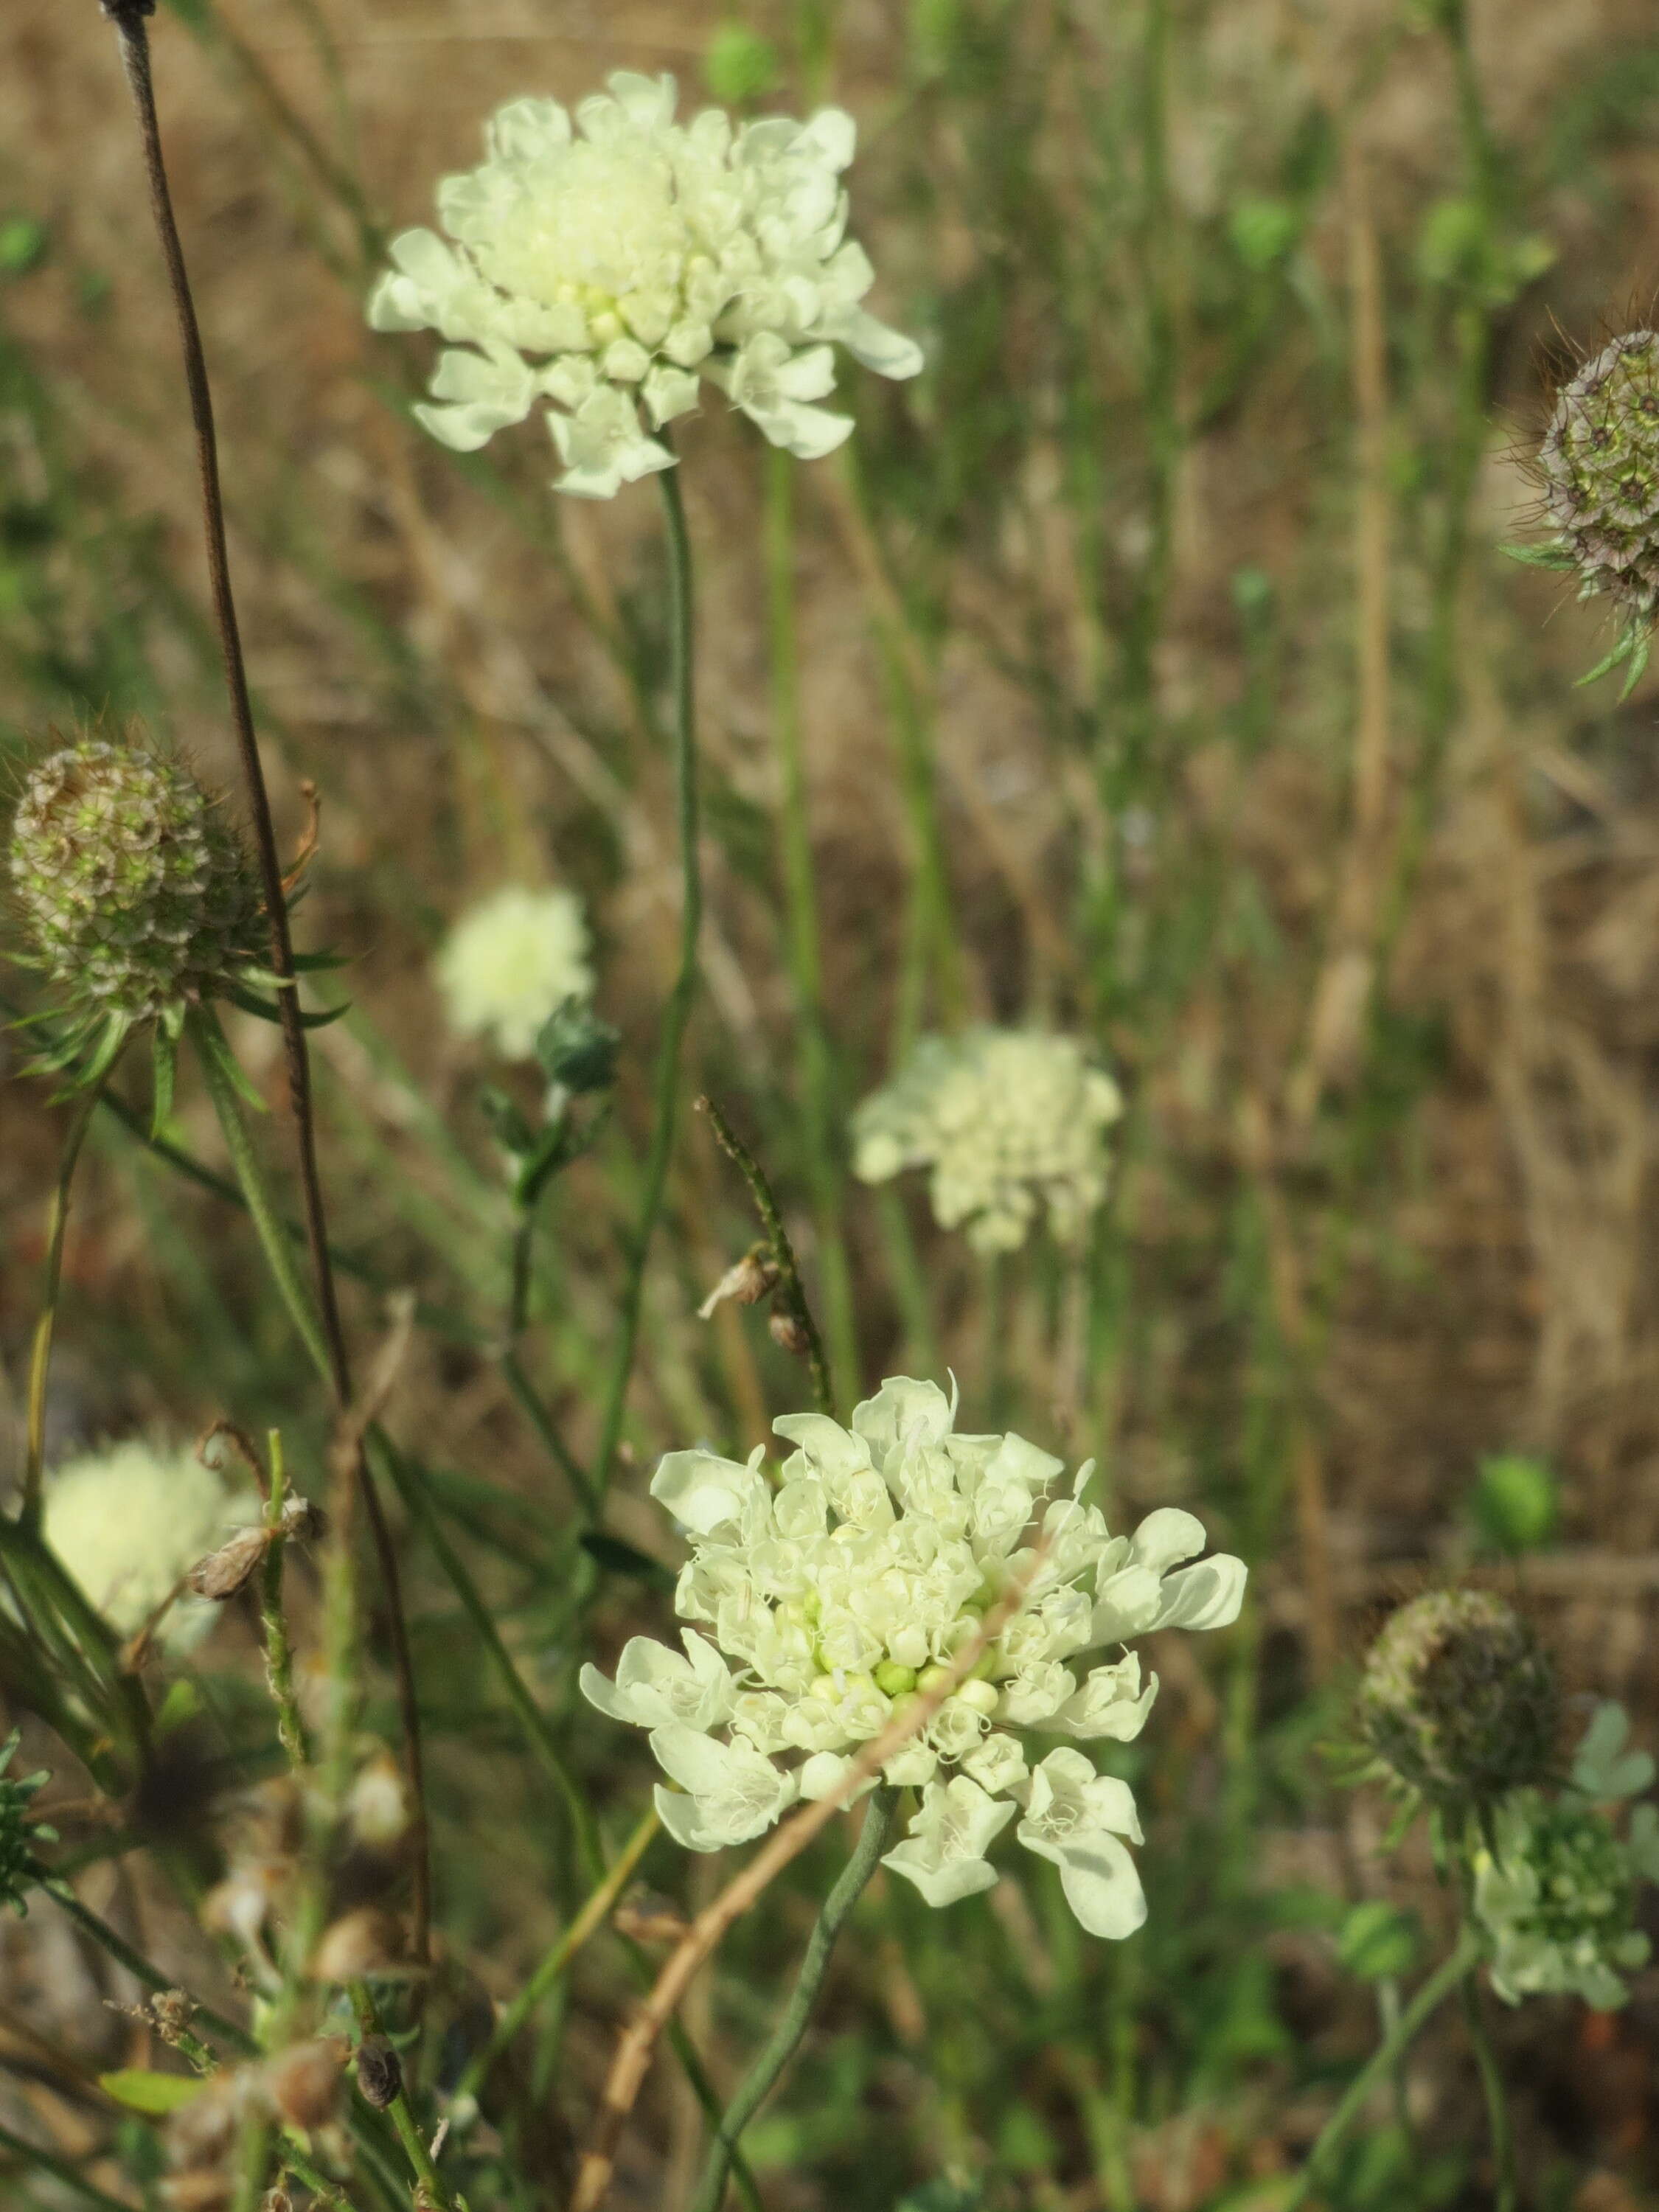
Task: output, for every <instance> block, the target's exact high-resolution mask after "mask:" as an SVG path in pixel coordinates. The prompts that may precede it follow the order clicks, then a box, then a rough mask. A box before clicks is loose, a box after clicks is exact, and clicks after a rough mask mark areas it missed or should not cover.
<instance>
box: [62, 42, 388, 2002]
mask: <svg viewBox="0 0 1659 2212" xmlns="http://www.w3.org/2000/svg"><path fill="white" fill-rule="evenodd" d="M103 4H104V12H105V14H106V15H107V16H108V17H109V20H110V21H111V22H112V24H113V25H114V27H115V34H116V39H117V42H118V45H119V46H120V50H121V64H122V67H123V69H124V70H125V72H126V79H127V85H128V88H129V89H130V90H131V94H132V105H133V112H134V114H135V115H136V116H137V122H138V136H139V139H140V143H141V144H142V146H143V157H144V173H145V177H146V179H147V181H148V184H149V200H150V212H151V214H152V216H154V219H155V234H156V237H157V240H159V242H160V245H161V258H162V260H163V262H164V263H165V264H166V266H167V286H168V289H169V291H170V293H171V295H172V298H173V313H174V315H175V318H176V319H177V322H178V326H179V349H180V350H181V352H182V354H183V356H184V369H185V389H186V391H187V392H188V394H189V398H190V414H191V425H192V428H194V431H195V434H196V465H197V475H198V477H199V478H200V481H201V490H202V529H203V535H204V540H205V543H206V548H207V565H208V581H209V586H210V591H211V594H212V599H213V619H214V626H215V628H216V629H217V631H218V635H219V645H220V650H221V653H222V656H223V659H224V666H225V689H226V690H227V692H228V696H229V700H230V717H231V722H232V725H233V726H234V729H235V732H236V750H237V755H238V757H239V759H240V763H241V769H242V781H243V785H244V787H245V789H246V796H247V804H248V812H249V816H250V817H251V821H252V830H253V842H254V849H255V852H256V854H257V856H258V864H259V880H260V884H261V886H262V888H263V890H264V904H265V919H266V921H267V923H268V925H269V927H270V964H271V968H272V969H273V971H274V972H275V974H276V977H277V979H278V983H277V990H276V1005H277V1009H278V1012H279V1014H280V1016H281V1020H282V1029H283V1048H284V1054H285V1057H286V1060H287V1064H288V1088H289V1103H290V1104H291V1106H292V1108H293V1113H294V1131H295V1144H296V1148H297V1151H298V1155H299V1169H300V1190H301V1200H302V1206H301V1211H302V1212H303V1215H304V1218H305V1225H306V1242H307V1245H308V1246H309V1248H310V1251H311V1264H312V1273H313V1278H314V1280H315V1284H316V1293H317V1310H318V1317H319V1321H320V1325H321V1332H322V1343H323V1349H324V1358H323V1361H322V1363H321V1364H322V1366H323V1370H324V1373H325V1376H327V1379H328V1383H329V1387H330V1389H331V1392H332V1394H333V1397H334V1402H335V1406H336V1407H337V1410H338V1411H340V1412H341V1413H343V1412H344V1411H345V1410H346V1408H347V1407H349V1405H350V1403H351V1367H350V1362H349V1358H348V1357H347V1353H346V1342H345V1332H344V1330H343V1328H342V1326H341V1322H340V1309H339V1302H338V1299H337V1296H336V1292H335V1285H334V1271H333V1267H332V1266H331V1263H330V1259H329V1246H328V1223H327V1219H326V1216H325V1211H324V1206H323V1185H322V1176H321V1172H320V1170H319V1167H318V1164H317V1123H316V1116H315V1114H314V1112H313V1105H312V1092H311V1060H310V1057H309V1054H307V1050H306V1033H305V1024H304V1022H303V1020H302V1018H301V1012H300V994H299V987H298V985H297V983H296V981H295V969H294V946H293V942H292V939H291V938H290V936H289V921H288V885H287V883H286V882H285V880H284V878H283V864H282V861H281V860H280V858H279V857H278V855H277V851H276V827H275V824H274V823H273V822H272V820H271V815H270V796H269V793H267V792H266V789H265V777H264V765H263V763H261V761H260V758H259V740H258V735H257V734H256V732H255V730H254V726H253V707H252V701H251V700H250V698H249V696H248V687H247V669H246V664H245V662H244V660H243V657H242V640H241V631H240V627H239V625H238V623H237V619H236V602H235V599H234V594H233V593H232V591H231V586H230V555H229V550H228V547H227V545H226V543H225V507H224V496H223V494H222V490H221V488H220V483H219V445H218V435H217V433H216V429H215V427H214V421H213V395H212V391H211V389H210V385H209V382H208V371H207V356H206V355H205V353H204V351H203V348H202V333H201V329H200V326H199V325H198V324H197V319H196V303H195V301H194V299H193V297H192V296H191V288H190V272H189V270H188V269H187V268H186V267H185V250H184V244H183V241H182V240H181V239H180V237H179V224H178V221H177V218H176V217H175V216H174V214H173V194H172V191H171V190H170V188H169V186H168V184H167V161H166V159H165V156H164V155H163V154H162V150H161V124H160V121H159V118H157V115H156V112H155V83H154V81H153V79H152V76H151V72H150V55H149V31H148V28H147V26H146V22H145V18H146V17H147V16H148V15H149V13H150V12H151V10H152V9H153V7H154V5H155V0H103ZM266 1249H267V1251H270V1249H271V1247H270V1243H269V1241H267V1244H266ZM356 1480H357V1483H358V1486H359V1488H360V1489H361V1490H362V1498H363V1510H364V1513H365V1514H366V1516H367V1517H368V1524H369V1531H370V1534H371V1535H372V1537H373V1539H374V1553H375V1559H376V1561H377V1563H378V1565H379V1567H380V1581H381V1584H382V1587H383V1589H384V1591H385V1595H386V1617H387V1620H388V1623H389V1625H390V1627H391V1631H392V1660H393V1667H394V1671H395V1673H396V1676H397V1682H398V1710H399V1713H400V1717H401V1719H402V1723H403V1731H404V1760H405V1763H406V1765H407V1767H408V1773H409V1791H410V1806H411V1814H412V1817H411V1823H410V1835H411V1842H412V1844H413V1856H414V1868H413V1873H412V1878H411V1887H412V1889H413V1892H414V1928H413V1931H412V1933H413V1952H414V1956H415V1959H416V1962H417V1964H423V1963H424V1962H425V1960H426V1958H427V1954H428V1939H429V1936H430V1923H431V1917H432V1860H431V1851H430V1845H429V1839H428V1821H427V1810H426V1780H425V1773H424V1770H423V1765H422V1757H421V1716H420V1706H419V1703H418V1700H417V1699H416V1690H415V1674H414V1667H413V1662H412V1660H411V1657H410V1647H409V1627H408V1623H407V1620H406V1619H405V1617H404V1604H403V1589H402V1583H401V1579H400V1577H399V1576H398V1555H397V1551H396V1548H395V1547H394V1545H393V1543H392V1532H391V1530H390V1528H388V1527H387V1525H386V1514H385V1510H384V1509H383V1508H382V1506H381V1504H380V1497H379V1495H378V1493H377V1492H376V1491H375V1488H374V1478H373V1476H372V1475H371V1474H369V1471H368V1462H366V1461H365V1460H364V1458H363V1456H362V1452H361V1451H359V1453H358V1455H357V1462H356Z"/></svg>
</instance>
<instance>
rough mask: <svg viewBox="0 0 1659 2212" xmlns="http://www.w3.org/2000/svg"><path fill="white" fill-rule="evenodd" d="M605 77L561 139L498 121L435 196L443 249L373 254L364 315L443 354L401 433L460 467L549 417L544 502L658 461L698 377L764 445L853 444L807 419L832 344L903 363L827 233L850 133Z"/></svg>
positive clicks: (833, 113) (612, 485) (895, 341)
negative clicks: (414, 334) (666, 432)
mask: <svg viewBox="0 0 1659 2212" xmlns="http://www.w3.org/2000/svg"><path fill="white" fill-rule="evenodd" d="M607 82H608V85H609V89H608V90H607V91H605V92H602V93H596V94H593V95H592V97H591V98H590V99H587V100H582V101H581V102H580V104H579V105H578V106H577V108H576V112H575V118H574V128H573V125H572V118H571V117H570V115H569V114H568V112H566V110H565V109H564V108H562V106H560V105H559V103H558V102H557V101H556V100H512V101H509V102H508V104H507V106H504V107H501V108H498V109H497V111H496V112H495V115H494V116H493V117H492V118H490V121H489V126H488V129H487V131H486V132H485V146H486V149H487V150H486V154H485V158H484V160H483V162H482V163H481V164H480V166H479V167H477V168H476V169H471V170H469V171H467V172H466V173H465V174H464V175H461V176H456V177H447V178H446V179H444V180H443V182H442V183H441V185H439V187H438V208H439V214H440V217H441V222H442V223H443V228H444V229H445V231H446V232H447V234H448V236H447V238H440V237H439V236H438V235H437V234H436V233H435V232H434V231H430V230H409V231H404V233H403V234H402V235H401V236H400V237H398V238H396V239H394V240H392V248H391V252H392V261H393V263H394V264H396V265H395V268H394V269H392V270H389V271H388V272H387V273H386V275H385V276H382V278H381V279H380V283H378V284H377V285H376V287H375V289H374V294H373V295H372V297H371V299H370V301H369V306H368V319H369V321H370V322H371V323H372V324H373V325H374V328H375V329H376V330H380V331H412V330H428V329H429V330H435V331H440V332H441V334H442V336H443V337H446V338H448V339H451V340H452V341H453V342H454V346H453V350H451V351H448V352H446V353H445V354H443V355H442V356H441V357H440V360H439V362H438V367H437V370H436V373H435V375H434V377H433V380H432V386H431V390H432V396H433V398H434V400H435V402H436V403H437V404H435V405H432V406H422V407H419V408H417V409H416V416H417V417H418V419H419V420H420V421H421V422H422V423H423V424H424V425H425V427H426V428H428V430H429V431H430V432H431V433H432V435H433V436H434V437H435V438H438V439H440V440H441V441H442V442H443V443H444V444H445V445H447V446H453V447H455V448H457V450H458V451H459V452H462V453H471V452H472V451H474V450H475V449H476V448H477V447H480V446H482V445H483V444H484V443H485V442H486V441H487V440H489V438H491V437H492V436H493V435H495V432H496V431H497V430H499V429H501V428H504V427H505V426H506V425H507V424H508V423H513V422H523V421H524V419H525V417H526V416H527V415H528V414H529V413H530V411H531V410H532V407H534V406H536V405H537V404H538V403H539V402H542V401H550V402H551V403H552V404H551V405H550V408H549V410H548V427H549V428H550V431H551V432H552V435H553V441H554V443H555V444H556V446H557V447H558V451H559V458H560V459H561V460H562V462H563V464H564V474H563V475H562V477H559V478H558V479H557V489H559V490H561V491H568V492H574V493H576V494H579V495H581V496H582V497H585V498H589V499H609V498H611V497H612V496H613V495H614V494H615V493H616V492H617V490H618V489H619V488H620V487H621V486H622V485H623V484H624V483H633V482H634V481H635V479H636V478H637V477H642V476H646V475H648V474H649V473H650V472H651V471H653V470H654V469H662V468H666V467H668V466H669V465H671V462H672V460H673V455H672V454H671V453H670V452H669V450H668V448H667V447H666V446H665V445H664V444H662V443H661V441H659V440H658V439H656V438H654V437H653V436H652V435H650V434H651V432H652V431H653V430H658V429H660V428H662V426H663V425H664V424H665V423H666V422H671V421H672V420H673V419H674V417H675V416H678V415H684V414H685V413H687V412H688V411H689V410H690V409H692V408H694V407H696V404H697V402H698V398H699V396H700V392H701V381H702V380H703V379H705V378H706V379H707V380H708V381H709V382H710V383H712V384H714V385H716V386H719V387H720V389H721V390H722V391H724V392H726V395H727V397H728V398H730V399H731V401H732V404H733V405H734V406H736V407H738V408H739V409H741V410H742V411H743V412H744V414H745V415H747V416H749V418H750V421H751V422H754V423H756V424H757V427H758V428H760V429H761V431H762V432H763V434H764V435H765V436H766V437H767V438H768V439H769V440H770V441H771V442H772V444H773V445H775V446H781V447H783V448H784V449H785V450H786V451H787V452H788V453H794V454H797V455H798V456H799V457H800V458H801V459H808V460H810V459H816V458H817V456H818V455H820V454H823V453H829V452H830V451H832V450H833V448H834V447H836V446H838V445H839V444H840V443H841V442H842V439H843V438H845V437H846V435H847V434H848V431H849V430H850V429H851V428H852V424H851V422H850V421H849V419H848V417H847V416H841V415H834V414H831V413H829V411H828V410H826V409H824V408H822V407H820V406H818V405H817V404H816V403H817V401H819V400H821V399H823V398H828V396H829V392H831V390H832V389H833V388H834V385H835V359H834V354H833V350H832V348H833V346H834V344H836V343H839V344H842V345H844V346H845V347H846V348H847V349H848V352H850V353H851V354H853V355H854V356H855V357H856V358H857V359H858V360H860V361H861V362H863V363H864V364H865V366H866V368H873V369H876V370H878V372H879V373H880V374H882V375H884V376H896V377H902V376H914V375H915V373H916V371H917V370H918V369H919V368H921V352H920V350H919V349H918V348H917V347H916V346H915V344H914V343H912V342H911V340H910V339H908V338H906V337H900V336H899V334H898V333H897V332H896V331H890V330H889V329H887V328H886V327H885V326H884V325H883V324H881V323H878V322H877V321H876V320H875V319H874V317H873V316H872V315H869V314H867V313H866V312H865V310H864V307H862V306H861V304H860V302H861V301H862V300H863V298H864V295H865V294H866V292H867V291H868V290H869V289H870V286H871V284H872V283H873V281H874V271H873V270H872V268H871V266H870V262H869V258H868V257H867V255H866V253H865V252H864V250H863V248H862V247H861V246H857V245H854V243H853V242H852V241H851V240H848V237H847V236H846V228H847V195H846V193H845V192H844V191H842V185H841V181H840V179H841V173H842V170H843V169H845V168H846V167H847V166H848V163H849V162H850V161H852V158H853V149H854V138H855V132H854V124H853V119H852V118H851V117H850V116H848V115H846V114H843V113H842V111H841V110H840V109H839V108H834V107H827V108H823V109H820V110H819V112H817V114H816V115H814V116H813V117H812V118H811V119H810V121H808V122H805V123H797V122H793V121H791V120H789V119H788V118H786V117H781V116H780V117H775V118H769V119H768V120H766V121H763V122H758V123H749V124H744V125H742V126H741V127H740V128H736V129H734V127H733V125H732V119H731V118H730V117H729V116H727V115H726V114H724V113H722V112H720V110H719V109H717V108H705V109H704V110H703V111H702V113H700V114H698V115H696V116H694V117H693V118H692V119H691V120H690V123H677V122H676V121H675V120H674V106H675V98H676V94H675V86H674V80H673V78H672V77H671V76H662V77H647V76H635V75H634V74H632V73H631V72H629V71H627V70H618V71H617V73H616V74H615V75H614V76H611V78H609V79H608V80H607Z"/></svg>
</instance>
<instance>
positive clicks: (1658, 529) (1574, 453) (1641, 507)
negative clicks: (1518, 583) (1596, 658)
mask: <svg viewBox="0 0 1659 2212" xmlns="http://www.w3.org/2000/svg"><path fill="white" fill-rule="evenodd" d="M1538 458H1539V466H1540V468H1541V471H1542V472H1543V477H1544V487H1545V489H1544V504H1545V507H1546V509H1547V513H1548V516H1549V519H1550V520H1551V521H1552V522H1553V524H1554V525H1555V527H1556V530H1557V531H1558V532H1559V538H1560V543H1561V546H1562V549H1563V550H1564V551H1565V552H1566V553H1569V554H1571V556H1572V561H1573V564H1574V566H1575V568H1577V573H1578V574H1579V576H1580V578H1581V579H1582V580H1583V586H1584V588H1585V592H1586V593H1587V594H1588V593H1592V592H1606V593H1607V595H1608V596H1609V597H1610V598H1611V599H1613V600H1614V601H1615V602H1616V604H1617V605H1618V606H1619V609H1620V612H1621V613H1622V614H1624V615H1625V616H1626V617H1627V618H1633V619H1634V620H1635V621H1636V622H1637V623H1638V624H1641V625H1643V626H1645V625H1647V624H1649V623H1651V622H1652V620H1653V618H1654V616H1655V613H1656V611H1659V333H1656V332H1655V331H1626V332H1625V333H1624V335H1623V336H1622V337H1616V338H1614V339H1613V341H1612V343H1610V344H1608V345H1606V346H1604V347H1603V348H1602V349H1601V352H1600V353H1599V354H1597V355H1596V356H1595V359H1594V360H1593V361H1589V362H1585V364H1584V366H1583V368H1581V369H1580V370H1579V372H1578V374H1577V376H1575V377H1573V378H1572V379H1571V381H1570V382H1569V383H1567V384H1565V385H1564V386H1562V388H1561V391H1560V393H1559V396H1558V398H1557V400H1556V404H1555V413H1554V416H1553V418H1552V420H1551V422H1550V427H1549V429H1548V431H1547V434H1546V435H1545V438H1544V443H1543V447H1542V449H1541V452H1540V454H1539V457H1538Z"/></svg>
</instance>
